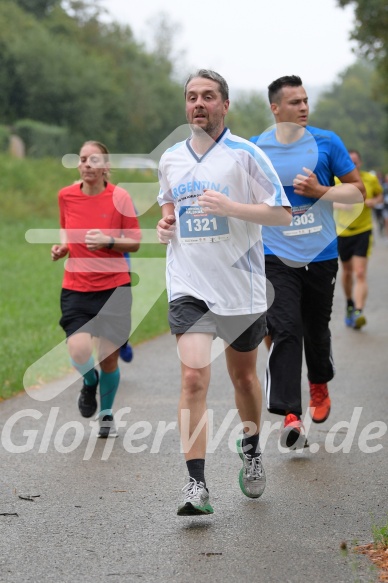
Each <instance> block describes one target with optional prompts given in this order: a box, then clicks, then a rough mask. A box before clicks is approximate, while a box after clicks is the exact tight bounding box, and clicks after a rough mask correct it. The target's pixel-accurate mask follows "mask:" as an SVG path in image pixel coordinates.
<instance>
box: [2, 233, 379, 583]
mask: <svg viewBox="0 0 388 583" xmlns="http://www.w3.org/2000/svg"><path fill="white" fill-rule="evenodd" d="M387 277H388V245H387V244H386V243H385V241H383V240H378V241H377V244H376V246H375V249H374V252H373V255H372V258H371V261H370V269H369V283H370V295H369V300H368V308H367V311H366V314H367V318H368V324H367V326H366V327H365V328H364V329H363V330H361V331H354V330H350V329H347V328H346V327H345V326H344V324H343V309H344V300H343V296H342V290H341V288H340V285H339V283H337V290H336V297H335V306H334V313H333V320H332V333H333V345H334V356H335V361H336V366H337V374H336V376H335V379H334V380H333V381H332V382H331V383H330V391H331V398H332V412H331V415H330V418H329V419H328V420H327V421H326V422H325V423H324V424H322V425H314V424H313V425H311V427H310V430H309V443H310V449H307V450H304V451H303V452H286V453H285V452H282V451H280V450H279V446H278V431H277V429H276V425H275V424H276V423H279V421H280V417H277V416H275V415H270V414H269V413H267V412H264V414H263V430H262V437H263V439H264V441H265V444H264V445H265V447H264V456H263V459H264V465H265V469H266V474H267V488H266V490H265V492H264V495H263V496H262V498H260V499H259V500H250V499H248V498H246V497H244V496H243V494H242V493H241V491H240V489H239V485H238V472H239V470H240V465H241V464H240V460H239V457H238V455H237V454H236V453H234V452H233V451H232V449H233V448H232V447H229V445H230V444H229V442H230V443H231V444H232V445H233V441H234V434H235V430H236V426H237V424H238V419H237V417H236V416H234V417H232V415H233V408H234V401H233V392H232V388H231V385H230V381H229V379H228V376H227V373H226V370H225V363H224V359H223V356H221V357H219V358H218V359H216V360H215V362H214V363H213V369H212V382H211V387H210V394H209V402H208V405H209V408H210V409H212V410H213V419H214V427H213V438H214V439H215V440H216V439H217V437H220V434H221V433H222V435H223V437H222V439H221V442H220V444H219V445H218V447H216V443H215V441H213V445H214V447H213V450H214V452H213V453H209V454H208V456H207V462H206V469H207V472H206V473H207V481H208V485H209V489H210V494H211V502H212V505H213V506H214V509H215V514H214V515H213V516H209V517H199V518H187V517H178V516H176V509H177V504H178V502H179V501H180V489H181V488H182V487H183V486H184V484H185V483H186V481H187V475H186V468H185V464H184V460H183V456H182V455H181V454H180V452H179V449H180V441H179V434H178V429H177V426H176V408H177V400H178V386H179V365H178V359H177V356H176V349H175V340H174V339H173V338H172V337H171V336H170V335H166V336H163V337H160V338H157V339H155V340H153V341H151V342H148V343H146V344H144V345H142V346H139V347H136V349H135V357H134V360H133V361H132V363H130V364H122V366H121V370H122V383H121V388H120V392H119V394H118V397H117V400H116V411H117V413H118V414H120V415H121V419H122V427H120V429H119V432H120V435H119V437H118V438H117V439H116V440H113V439H112V440H107V441H102V440H97V439H96V438H95V436H94V432H95V428H94V427H92V426H91V425H90V423H89V420H87V419H82V418H81V417H80V416H79V413H78V410H77V406H76V398H77V394H78V391H79V388H80V382H79V381H77V382H75V383H73V384H72V385H71V386H69V387H68V388H66V390H63V391H62V392H60V394H59V395H57V396H55V395H56V393H58V389H60V388H65V387H67V385H69V382H71V381H72V379H73V377H70V379H69V378H66V379H62V380H60V381H58V382H56V383H53V384H51V385H48V386H46V387H44V388H42V389H40V390H39V395H40V397H39V399H40V400H36V399H35V398H33V397H32V396H29V395H28V394H26V393H23V394H21V395H20V396H18V397H16V398H13V399H11V400H8V401H6V402H3V403H0V417H1V422H0V427H1V428H2V433H1V443H0V463H1V473H0V487H1V497H0V543H1V547H0V548H1V554H0V581H1V582H7V583H11V582H12V583H13V582H15V583H16V582H17V583H19V582H20V583H26V582H41V583H44V582H46V581H47V582H49V581H59V582H64V583H65V582H72V583H74V581H80V582H89V581H90V582H92V581H93V582H96V581H97V582H98V581H104V582H105V581H109V582H112V583H115V582H122V581H123V582H124V581H125V582H132V581H139V582H141V581H143V582H147V583H148V582H149V583H151V582H158V583H159V582H162V583H163V582H176V583H184V582H191V581H193V582H194V581H195V582H197V583H199V582H210V581H211V582H214V583H218V582H220V583H221V582H227V583H229V582H234V581H252V582H253V581H254V582H263V583H267V582H268V583H272V582H273V583H302V582H308V583H315V582H317V583H321V582H325V583H340V582H344V583H353V582H356V581H360V582H366V581H368V582H370V581H375V580H376V576H377V575H376V571H374V570H373V569H372V567H371V564H370V563H369V560H368V559H367V558H366V557H364V556H360V555H358V554H355V553H354V552H353V547H354V545H355V544H357V543H367V542H370V541H371V540H372V526H373V525H374V524H376V525H380V526H381V525H382V524H384V523H386V522H387V519H388V503H387V499H388V496H387V494H388V488H387V483H388V456H387V448H388V438H387V422H388V421H387V420H388V398H387V359H388V350H387V347H388V317H387V316H388V307H387V291H386V290H387ZM317 309H319V306H317ZM260 350H261V354H260V358H259V365H258V366H259V372H260V376H261V378H263V374H264V366H265V356H266V349H265V347H264V346H262V347H261V348H260ZM42 398H44V399H45V400H42ZM303 399H304V407H305V408H306V407H307V404H308V388H307V379H306V375H305V374H304V378H303ZM129 408H130V409H129ZM271 429H272V430H273V431H272V432H270V430H271ZM217 431H219V432H220V433H219V434H218V435H217ZM343 543H346V545H347V547H348V549H349V552H348V553H347V554H346V553H345V554H344V553H343V552H341V549H340V546H341V544H343Z"/></svg>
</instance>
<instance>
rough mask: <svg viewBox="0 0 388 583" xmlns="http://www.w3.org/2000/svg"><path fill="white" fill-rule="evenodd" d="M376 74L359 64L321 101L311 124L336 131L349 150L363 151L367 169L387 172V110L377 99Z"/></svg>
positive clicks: (362, 154) (311, 118)
mask: <svg viewBox="0 0 388 583" xmlns="http://www.w3.org/2000/svg"><path fill="white" fill-rule="evenodd" d="M375 80H376V72H375V71H374V69H373V68H372V67H371V65H370V64H368V63H362V62H359V63H356V64H355V65H352V66H351V67H349V68H348V69H347V70H346V71H345V72H344V73H342V74H341V75H340V79H339V80H338V81H337V82H336V83H334V84H333V85H332V87H331V88H330V90H328V91H326V92H325V93H324V94H323V95H322V96H321V97H320V99H319V101H318V103H317V105H316V107H315V109H314V111H313V113H312V114H311V116H310V124H311V125H315V126H318V127H322V128H325V129H329V130H333V131H335V132H336V133H337V134H338V135H339V136H340V137H341V138H342V140H343V141H344V143H345V145H346V147H347V148H351V149H356V150H359V151H360V153H361V156H362V159H363V162H364V167H365V168H366V169H375V170H381V171H384V168H385V167H386V165H387V163H388V156H387V149H386V142H385V138H386V135H387V133H388V126H387V116H386V113H385V110H384V107H383V105H382V104H381V103H379V102H378V101H377V100H376V99H375V95H374V89H373V88H374V86H375Z"/></svg>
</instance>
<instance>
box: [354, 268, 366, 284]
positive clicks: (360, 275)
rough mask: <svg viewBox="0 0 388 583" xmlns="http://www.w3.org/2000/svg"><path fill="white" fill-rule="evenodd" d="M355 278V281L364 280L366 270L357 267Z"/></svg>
mask: <svg viewBox="0 0 388 583" xmlns="http://www.w3.org/2000/svg"><path fill="white" fill-rule="evenodd" d="M355 278H356V280H357V281H361V282H364V281H366V271H365V269H358V270H357V271H356V272H355Z"/></svg>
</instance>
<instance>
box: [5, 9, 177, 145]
mask: <svg viewBox="0 0 388 583" xmlns="http://www.w3.org/2000/svg"><path fill="white" fill-rule="evenodd" d="M25 4H28V5H29V6H30V8H31V10H27V8H26V7H25V6H24V3H23V2H17V3H15V2H13V1H12V0H2V1H1V2H0V29H1V30H2V35H1V40H0V124H1V123H3V124H14V123H15V122H17V121H18V120H20V119H26V118H28V119H32V120H36V121H39V122H43V123H45V124H49V125H52V126H60V127H63V128H66V129H67V130H68V132H69V135H70V137H71V140H72V142H71V146H72V147H71V149H75V148H77V147H78V146H79V144H80V143H82V142H83V141H84V140H86V139H97V140H100V141H103V142H105V143H106V144H107V145H108V146H109V148H110V150H111V151H112V152H120V153H125V152H128V153H129V152H133V153H148V152H150V151H151V150H153V149H154V148H155V147H156V146H158V145H159V143H160V142H161V141H162V140H163V139H164V138H165V137H166V136H167V135H168V134H169V133H171V132H172V131H173V130H174V129H175V128H176V127H177V126H179V125H181V124H182V123H184V122H185V118H184V107H183V99H182V88H181V86H180V84H178V83H177V82H176V81H174V80H173V78H172V69H173V65H172V64H171V63H170V62H169V60H168V57H167V56H166V55H164V54H156V53H151V52H147V51H146V50H145V48H144V47H143V46H142V45H140V44H139V43H137V42H136V41H135V40H134V38H133V34H132V31H131V29H130V28H129V27H122V26H120V25H118V24H106V23H103V22H101V21H99V19H98V17H99V14H100V12H101V9H99V8H98V6H96V5H95V3H92V2H85V1H84V2H82V1H77V2H76V1H74V0H68V1H67V2H62V3H61V2H43V1H42V2H36V4H35V3H34V2H31V3H30V2H25ZM39 6H40V8H41V9H42V10H40V9H39V10H38V8H39ZM43 8H44V10H43ZM64 8H66V9H67V11H66V10H65V9H64ZM38 12H39V17H38ZM42 14H43V16H42Z"/></svg>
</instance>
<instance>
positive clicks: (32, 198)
mask: <svg viewBox="0 0 388 583" xmlns="http://www.w3.org/2000/svg"><path fill="white" fill-rule="evenodd" d="M0 164H2V181H1V185H0V197H1V201H2V211H1V225H0V227H1V231H0V232H1V236H0V269H1V280H0V292H1V302H0V350H1V354H2V356H3V359H2V366H1V369H0V399H5V398H9V397H11V396H13V395H15V394H16V393H18V392H20V391H22V390H23V389H24V385H23V378H24V375H25V372H26V371H28V374H27V375H26V381H27V383H28V386H30V385H41V384H42V383H44V382H47V381H48V380H52V379H54V378H58V377H60V376H62V375H64V374H66V373H67V372H69V371H70V370H71V367H70V365H69V358H68V355H67V350H66V346H65V344H64V333H63V330H62V328H61V327H60V326H59V324H58V321H59V318H60V306H59V296H60V290H61V284H62V277H63V261H58V262H55V263H53V262H52V261H51V259H50V248H51V243H40V244H38V243H37V244H31V243H28V242H27V241H26V239H25V233H26V231H28V230H29V229H57V228H58V218H57V216H58V207H57V198H56V195H57V191H58V190H59V189H60V188H61V187H62V186H64V185H65V184H70V183H71V182H72V181H73V180H75V179H76V178H77V173H76V171H75V172H74V171H71V170H67V169H65V168H63V167H62V165H61V162H60V161H56V160H14V159H11V158H9V157H7V156H0ZM128 178H131V180H128ZM147 178H148V179H149V178H150V177H147V176H144V175H143V174H132V175H131V176H129V173H128V172H124V171H120V172H119V171H117V172H115V175H114V181H115V182H130V184H129V185H128V190H129V191H130V192H131V194H132V189H133V190H134V191H135V192H134V196H133V198H134V200H135V204H136V206H137V208H138V209H139V210H140V209H141V211H142V212H143V214H142V215H141V216H140V217H139V219H140V224H141V227H142V229H143V230H144V234H145V235H146V232H145V231H146V230H147V229H149V230H151V231H152V232H154V230H155V225H156V223H157V221H158V219H159V216H160V213H159V209H158V206H157V205H155V204H152V203H153V202H154V200H155V189H156V186H155V179H154V178H153V177H152V180H153V182H154V183H153V184H150V185H149V189H148V191H147V192H145V191H144V188H141V187H140V186H139V184H140V183H141V181H143V182H144V180H147ZM137 187H139V188H138V190H139V193H138V192H137ZM164 257H165V247H164V246H162V245H159V244H157V243H156V244H143V245H142V246H141V248H140V250H139V252H138V253H137V254H134V255H133V258H132V259H133V269H134V270H135V271H137V273H136V274H134V283H135V284H136V282H137V285H134V287H133V309H132V319H133V334H132V335H131V343H132V344H139V343H141V342H144V341H146V340H148V339H150V338H153V337H155V336H157V335H159V334H161V333H164V332H166V331H167V330H168V324H167V299H166V294H165V290H164Z"/></svg>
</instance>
